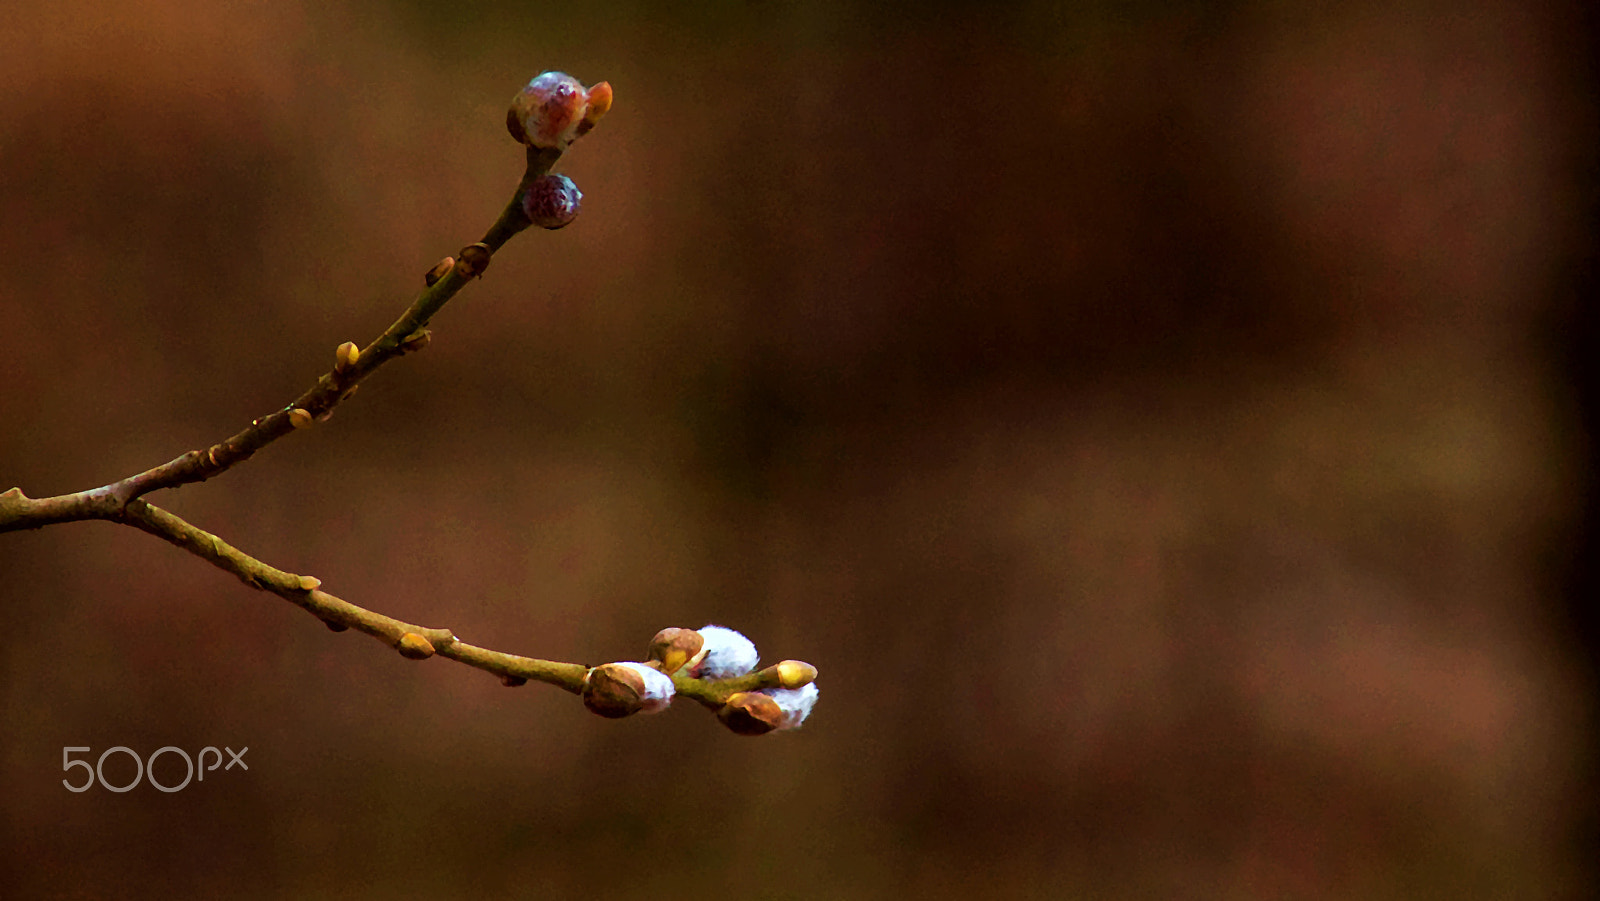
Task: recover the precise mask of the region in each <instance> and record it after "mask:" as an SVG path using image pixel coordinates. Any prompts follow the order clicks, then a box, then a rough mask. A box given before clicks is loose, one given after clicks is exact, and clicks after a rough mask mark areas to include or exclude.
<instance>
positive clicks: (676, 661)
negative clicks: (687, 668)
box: [647, 627, 706, 676]
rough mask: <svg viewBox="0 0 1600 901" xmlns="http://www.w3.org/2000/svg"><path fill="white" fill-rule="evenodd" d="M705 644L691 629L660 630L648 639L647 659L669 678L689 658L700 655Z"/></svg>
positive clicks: (701, 637) (697, 633) (703, 639)
mask: <svg viewBox="0 0 1600 901" xmlns="http://www.w3.org/2000/svg"><path fill="white" fill-rule="evenodd" d="M705 643H706V640H705V637H704V636H702V635H701V634H700V633H699V632H696V631H695V630H693V629H679V628H677V627H673V628H670V629H662V630H661V631H660V632H657V633H656V637H655V638H652V639H650V651H649V654H648V656H647V659H649V660H653V661H655V662H656V663H658V664H660V669H661V671H662V672H663V673H666V674H667V675H669V676H670V675H672V674H673V673H675V672H677V671H678V670H680V669H682V668H683V666H684V664H686V663H688V662H689V658H691V657H693V656H694V655H696V654H698V653H700V648H701V647H702V646H704V645H705Z"/></svg>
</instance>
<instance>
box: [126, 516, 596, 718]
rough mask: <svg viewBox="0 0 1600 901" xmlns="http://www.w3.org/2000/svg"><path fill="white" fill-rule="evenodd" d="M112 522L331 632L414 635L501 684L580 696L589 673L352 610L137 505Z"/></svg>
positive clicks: (390, 641)
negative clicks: (514, 682) (540, 686)
mask: <svg viewBox="0 0 1600 901" xmlns="http://www.w3.org/2000/svg"><path fill="white" fill-rule="evenodd" d="M115 520H116V521H118V522H122V523H126V524H127V525H131V526H133V527H135V528H137V529H141V530H143V531H145V532H149V533H150V534H151V535H154V536H156V537H157V538H160V539H162V540H164V541H168V542H170V543H172V544H174V545H176V546H178V547H180V548H182V549H184V550H186V551H188V552H189V553H191V554H194V555H196V556H198V557H200V558H202V559H204V560H207V561H209V562H210V563H211V564H213V565H215V566H217V567H218V568H220V569H223V570H226V571H227V572H230V573H233V574H234V575H235V576H238V577H239V580H240V581H242V582H244V584H246V585H248V586H250V587H251V588H255V589H259V590H261V591H268V592H271V593H273V594H275V595H278V596H279V597H281V598H283V599H284V600H286V601H288V602H289V603H291V604H294V605H295V606H297V607H299V608H301V609H302V610H305V611H306V612H307V613H310V614H311V615H312V616H315V617H316V618H318V619H320V620H322V621H323V622H324V623H325V624H327V625H328V627H329V628H331V629H334V630H335V631H339V632H342V631H344V630H346V629H354V630H356V631H357V632H362V633H364V634H367V635H370V636H372V637H373V638H376V639H378V640H379V641H381V642H383V643H384V644H386V645H388V646H390V647H392V648H396V649H400V648H401V645H402V638H403V637H404V636H406V635H408V634H411V635H420V636H422V637H423V638H424V639H426V640H427V642H428V644H429V645H431V646H432V647H433V649H434V651H435V652H436V653H437V654H438V655H439V656H441V657H448V658H450V659H452V660H456V661H459V662H461V663H465V664H466V665H468V666H471V667H474V668H476V669H481V670H484V671H485V672H490V673H493V674H495V675H497V676H500V677H501V678H507V677H510V678H512V679H520V680H525V681H526V680H532V681H536V682H544V683H547V684H550V685H555V686H558V687H560V688H564V689H566V690H567V691H570V692H573V693H574V694H576V693H578V692H581V691H582V690H583V677H584V674H585V673H587V672H588V671H589V668H588V667H586V666H583V665H582V664H578V663H557V662H555V661H552V660H538V659H536V658H533V657H519V656H516V655H514V654H504V653H501V652H499V651H491V650H487V649H485V648H479V647H474V646H472V645H470V644H467V643H466V642H464V641H461V640H460V639H458V638H456V636H455V633H454V632H452V631H451V630H449V629H438V628H428V627H426V626H419V625H417V624H415V623H408V622H405V621H404V620H398V619H395V618H394V617H392V616H385V615H383V614H382V613H378V612H376V611H373V610H368V609H367V608H365V607H361V606H357V605H356V604H352V603H350V602H349V601H347V600H345V599H343V598H340V597H335V596H334V595H331V594H329V593H328V592H326V591H323V590H322V588H321V585H322V582H321V580H320V579H317V578H316V577H314V576H303V575H297V574H295V573H290V572H285V571H283V570H281V569H278V568H277V567H274V566H271V565H269V564H267V563H263V562H262V561H260V560H257V559H256V558H255V557H252V556H250V555H249V554H246V553H245V552H244V551H241V550H239V549H238V548H236V547H234V546H233V545H231V544H229V543H227V542H226V541H223V540H222V539H221V538H218V537H217V536H216V535H213V534H211V533H210V532H207V531H206V530H204V529H202V528H200V527H198V526H195V525H193V524H191V523H189V522H188V521H186V520H184V519H183V518H182V517H180V516H177V515H176V514H173V513H171V512H168V511H166V510H163V509H161V508H160V507H157V506H156V505H155V504H152V503H149V502H148V501H145V500H143V499H135V500H134V501H132V502H130V503H129V504H128V506H127V507H126V508H125V509H124V510H123V512H122V513H121V515H119V516H117V517H115ZM402 653H404V651H402Z"/></svg>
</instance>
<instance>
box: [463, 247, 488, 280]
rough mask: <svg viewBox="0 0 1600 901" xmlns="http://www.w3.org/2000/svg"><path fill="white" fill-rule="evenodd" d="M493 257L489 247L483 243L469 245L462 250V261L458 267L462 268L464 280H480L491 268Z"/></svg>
mask: <svg viewBox="0 0 1600 901" xmlns="http://www.w3.org/2000/svg"><path fill="white" fill-rule="evenodd" d="M492 256H493V251H491V250H489V245H487V244H484V243H482V242H479V243H477V244H468V245H467V246H466V247H463V248H461V260H460V262H458V263H456V265H457V266H459V267H461V275H462V276H463V277H464V278H478V277H479V276H481V275H483V271H484V270H485V269H488V268H489V260H490V258H491V257H492Z"/></svg>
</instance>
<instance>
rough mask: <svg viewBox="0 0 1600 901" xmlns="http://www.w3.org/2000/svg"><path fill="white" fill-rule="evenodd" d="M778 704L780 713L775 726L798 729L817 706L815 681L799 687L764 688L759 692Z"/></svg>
mask: <svg viewBox="0 0 1600 901" xmlns="http://www.w3.org/2000/svg"><path fill="white" fill-rule="evenodd" d="M760 693H761V694H763V695H766V696H767V697H769V698H771V699H772V701H773V703H775V704H777V705H778V710H779V711H780V713H781V714H782V716H781V717H780V719H779V721H778V724H777V726H776V727H775V728H778V729H798V728H800V724H801V723H803V722H805V721H806V717H808V716H810V715H811V708H813V707H815V706H817V683H815V682H807V683H806V684H805V685H803V686H801V687H800V688H793V689H791V688H764V689H762V690H761V692H760Z"/></svg>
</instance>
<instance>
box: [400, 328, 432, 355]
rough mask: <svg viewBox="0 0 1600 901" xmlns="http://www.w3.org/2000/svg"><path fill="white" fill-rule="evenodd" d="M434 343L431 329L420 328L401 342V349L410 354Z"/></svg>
mask: <svg viewBox="0 0 1600 901" xmlns="http://www.w3.org/2000/svg"><path fill="white" fill-rule="evenodd" d="M432 343H433V332H432V331H431V330H429V329H425V328H419V329H417V330H416V331H414V332H412V333H411V334H409V335H407V336H405V339H404V340H402V341H401V342H400V349H401V350H404V351H406V352H408V353H411V352H415V351H419V350H421V349H423V348H424V347H427V346H428V345H429V344H432Z"/></svg>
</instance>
